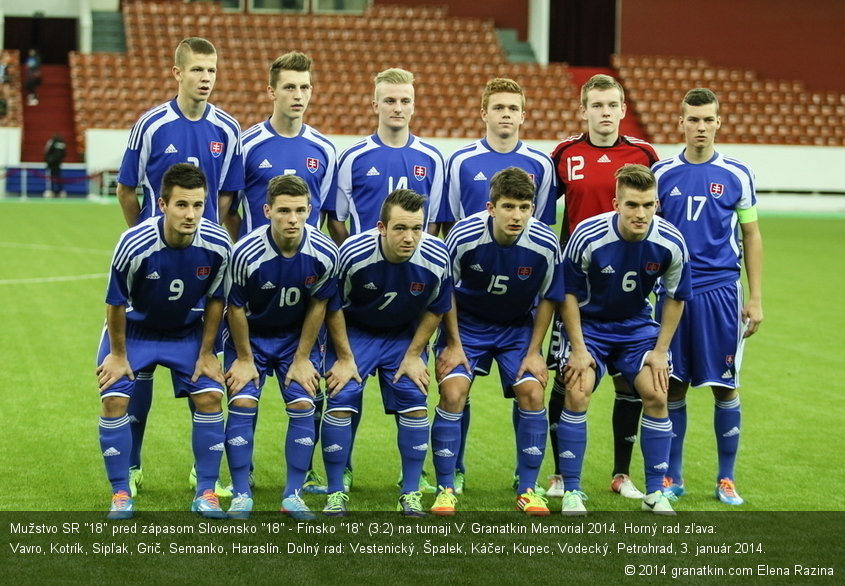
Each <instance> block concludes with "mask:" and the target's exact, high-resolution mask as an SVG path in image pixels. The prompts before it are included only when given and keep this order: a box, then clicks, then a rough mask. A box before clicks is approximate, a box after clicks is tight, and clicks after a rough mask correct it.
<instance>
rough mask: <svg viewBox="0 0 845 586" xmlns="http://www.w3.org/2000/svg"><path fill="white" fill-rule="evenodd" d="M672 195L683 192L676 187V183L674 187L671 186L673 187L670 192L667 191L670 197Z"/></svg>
mask: <svg viewBox="0 0 845 586" xmlns="http://www.w3.org/2000/svg"><path fill="white" fill-rule="evenodd" d="M673 195H683V194H682V193H681V190H680V189H678V186H677V185H676V186H675V187H673V188H672V191H670V192H669V196H670V197H671V196H673Z"/></svg>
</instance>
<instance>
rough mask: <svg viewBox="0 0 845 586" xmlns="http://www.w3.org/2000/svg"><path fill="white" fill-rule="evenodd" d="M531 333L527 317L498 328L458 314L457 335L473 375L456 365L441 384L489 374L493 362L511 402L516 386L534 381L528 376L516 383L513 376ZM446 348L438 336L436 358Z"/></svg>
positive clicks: (467, 315)
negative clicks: (456, 378)
mask: <svg viewBox="0 0 845 586" xmlns="http://www.w3.org/2000/svg"><path fill="white" fill-rule="evenodd" d="M533 329H534V321H533V318H532V317H530V316H529V317H526V318H525V319H524V320H522V321H520V322H518V323H511V324H497V323H494V322H489V321H485V320H481V319H479V318H477V317H475V316H472V315H469V314H466V313H464V314H460V313H459V314H458V332H459V334H460V336H461V344H462V345H463V347H464V354H466V357H467V360H468V361H469V364H470V366H471V367H472V373H469V372H467V371H466V368H464V367H463V366H461V365H459V366H457V367H455V369H454V370H452V372H450V373H449V374H447V375H446V376H445V377H443V380H445V379H446V378H449V377H451V376H464V377H466V378H468V379H469V380H473V378H475V377H476V376H484V375H487V374H489V373H490V368H491V367H492V365H493V360H495V361H496V362H497V363H498V365H499V379H500V381H501V384H502V392H503V394H504V396H505V397H506V398H513V397H514V396H515V394H514V391H513V387H514V385H515V384H519V383H521V382H523V381H526V380H533V381H536V380H537V379H536V378H535V377H534V376H533V375H531V374H526V375H523V376H522V377H521V378H519V379H517V378H516V373H517V372H518V371H519V367H520V365H521V364H522V361H523V360H524V359H525V350H526V348H528V344H529V343H530V342H531V334H532V332H533ZM445 345H446V341H445V336H443V335H441V336H439V337H438V339H437V345H436V349H437V353H438V354H439V353H440V352H441V351H442V350H443V348H444V347H445ZM438 382H442V381H438Z"/></svg>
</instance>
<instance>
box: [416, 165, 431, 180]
mask: <svg viewBox="0 0 845 586" xmlns="http://www.w3.org/2000/svg"><path fill="white" fill-rule="evenodd" d="M426 175H428V169H426V168H425V167H423V166H422V165H414V177H416V179H417V181H422V180H423V179H425V177H426Z"/></svg>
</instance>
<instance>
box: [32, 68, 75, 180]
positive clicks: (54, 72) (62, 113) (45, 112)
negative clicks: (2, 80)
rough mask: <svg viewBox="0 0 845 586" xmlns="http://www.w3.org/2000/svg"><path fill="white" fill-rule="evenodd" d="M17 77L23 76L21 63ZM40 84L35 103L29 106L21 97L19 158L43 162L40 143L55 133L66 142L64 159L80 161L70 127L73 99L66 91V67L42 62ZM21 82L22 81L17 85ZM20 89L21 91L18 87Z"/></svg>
mask: <svg viewBox="0 0 845 586" xmlns="http://www.w3.org/2000/svg"><path fill="white" fill-rule="evenodd" d="M20 75H21V79H24V78H25V77H26V68H25V67H23V66H21V71H20ZM41 75H42V79H43V83H42V84H41V87H39V88H38V100H39V103H38V105H37V106H29V105H27V102H26V95H25V94H24V95H23V96H22V100H23V129H24V131H23V144H22V145H21V160H22V161H24V162H29V163H37V162H43V161H44V145H46V144H47V140H49V139H50V137H51V136H53V134H55V133H59V134H61V135H62V138H64V139H65V142H66V143H67V157H66V158H65V162H67V163H76V162H79V161H80V156H79V153H78V152H77V149H76V133H75V132H74V128H73V102H72V98H71V93H70V67H68V66H67V65H42V66H41ZM21 85H23V84H21ZM21 91H24V90H23V89H21Z"/></svg>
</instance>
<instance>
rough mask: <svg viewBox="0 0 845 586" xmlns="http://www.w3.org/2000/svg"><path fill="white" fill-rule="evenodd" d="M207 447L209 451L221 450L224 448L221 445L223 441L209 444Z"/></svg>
mask: <svg viewBox="0 0 845 586" xmlns="http://www.w3.org/2000/svg"><path fill="white" fill-rule="evenodd" d="M208 449H209V451H211V452H222V451H223V450H225V449H226V447H225V446H224V445H223V442H220V443H219V444H214V445H213V446H211V447H210V448H208Z"/></svg>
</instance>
